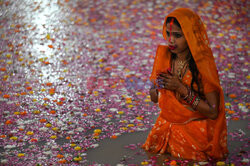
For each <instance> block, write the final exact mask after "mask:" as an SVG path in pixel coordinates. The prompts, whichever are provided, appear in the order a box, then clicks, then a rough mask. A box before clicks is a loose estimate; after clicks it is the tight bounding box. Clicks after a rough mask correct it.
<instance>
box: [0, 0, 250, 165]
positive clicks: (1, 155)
mask: <svg viewBox="0 0 250 166" xmlns="http://www.w3.org/2000/svg"><path fill="white" fill-rule="evenodd" d="M177 7H189V8H191V9H193V10H195V11H196V12H198V13H199V15H200V16H201V17H202V19H203V21H204V23H205V24H206V25H207V31H208V35H209V38H210V43H211V48H212V50H213V52H214V56H215V60H216V63H217V67H218V70H219V74H220V78H221V84H222V87H223V90H224V92H225V97H226V103H225V105H226V111H227V120H228V124H229V131H228V135H229V139H228V141H229V150H230V152H231V153H230V156H229V159H228V160H227V161H226V163H234V164H235V165H237V164H246V165H247V164H248V157H247V156H248V150H247V148H248V143H247V142H248V139H247V138H248V136H249V132H248V130H247V125H248V122H247V120H246V119H247V118H248V108H249V103H248V98H247V95H246V94H247V92H248V91H249V90H248V89H249V88H248V86H247V84H246V82H247V80H248V79H249V74H248V65H249V63H248V57H247V51H248V40H247V38H246V36H247V35H248V31H247V24H246V20H247V11H248V6H247V2H246V1H244V0H242V1H214V2H213V3H212V2H205V1H197V0H188V1H186V0H185V1H179V0H174V1H166V2H163V1H158V0H126V1H123V0H118V1H113V0H96V1H89V0H74V1H69V0H22V1H16V0H0V114H1V118H0V125H1V129H0V163H1V164H2V165H18V164H21V165H27V164H31V165H50V164H51V165H58V164H65V165H86V164H93V163H94V162H95V163H100V164H102V163H106V164H111V165H116V164H119V163H120V164H124V165H126V164H137V165H138V164H139V165H140V164H141V165H148V164H152V163H154V162H155V163H157V162H158V165H160V164H161V163H162V162H163V161H164V162H165V163H166V164H169V163H171V162H173V163H174V162H175V161H176V162H178V163H179V164H180V163H181V162H186V161H179V160H177V159H173V158H169V159H167V160H166V157H167V158H168V157H169V156H159V155H156V156H153V157H152V156H151V155H150V154H146V152H144V150H142V149H141V148H140V146H141V145H142V144H143V143H144V141H145V140H146V137H147V134H148V132H149V131H150V128H151V127H152V125H153V124H154V121H155V117H156V116H157V114H158V112H159V108H158V106H157V105H154V104H153V103H152V102H151V101H150V98H149V96H148V90H149V88H150V83H149V80H148V77H149V75H150V73H151V70H152V66H153V61H154V55H155V51H156V48H157V45H158V44H160V43H162V44H164V43H165V41H164V40H163V38H162V36H161V29H162V21H163V20H164V17H165V15H166V14H167V13H169V12H170V11H171V10H173V9H175V8H177ZM156 160H159V161H156ZM173 163H172V164H173Z"/></svg>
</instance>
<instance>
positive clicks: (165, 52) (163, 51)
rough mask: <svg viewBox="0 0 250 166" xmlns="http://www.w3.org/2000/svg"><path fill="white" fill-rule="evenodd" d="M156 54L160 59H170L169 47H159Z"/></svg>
mask: <svg viewBox="0 0 250 166" xmlns="http://www.w3.org/2000/svg"><path fill="white" fill-rule="evenodd" d="M156 54H157V56H159V57H165V58H170V51H169V48H168V46H167V45H161V44H160V45H158V47H157V51H156Z"/></svg>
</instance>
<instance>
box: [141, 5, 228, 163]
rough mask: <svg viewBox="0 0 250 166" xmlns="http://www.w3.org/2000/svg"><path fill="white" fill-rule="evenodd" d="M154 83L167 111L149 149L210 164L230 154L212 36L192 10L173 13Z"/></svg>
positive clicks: (166, 27) (146, 146) (151, 136)
mask: <svg viewBox="0 0 250 166" xmlns="http://www.w3.org/2000/svg"><path fill="white" fill-rule="evenodd" d="M163 37H164V38H165V40H167V45H166V46H165V45H159V46H158V48H157V52H156V57H155V61H154V66H153V71H152V74H151V77H150V80H151V81H152V82H153V87H152V88H151V89H150V96H151V100H152V101H153V102H155V103H157V102H158V103H159V107H160V109H161V112H160V115H159V117H158V118H157V120H156V122H155V125H154V127H153V128H152V130H151V132H150V133H149V135H148V138H147V140H146V142H145V144H144V145H143V148H144V149H145V150H147V151H149V152H153V153H170V154H171V155H172V156H174V157H177V158H181V159H190V160H194V161H207V160H210V159H217V160H219V159H224V158H225V157H226V156H227V154H228V149H227V126H226V118H225V110H224V95H223V91H222V88H221V86H220V81H219V76H218V72H217V68H216V65H215V61H214V57H213V54H212V51H211V48H210V46H209V42H208V37H207V33H206V31H205V27H204V25H203V23H202V21H201V19H200V17H199V16H198V15H197V14H196V13H194V12H193V11H191V10H190V9H186V8H180V9H176V10H175V11H173V12H172V13H170V14H169V15H168V16H167V17H166V18H165V22H164V25H163Z"/></svg>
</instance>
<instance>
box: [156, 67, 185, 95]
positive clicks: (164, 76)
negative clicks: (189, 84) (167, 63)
mask: <svg viewBox="0 0 250 166" xmlns="http://www.w3.org/2000/svg"><path fill="white" fill-rule="evenodd" d="M156 83H157V87H158V89H166V90H171V91H176V90H177V89H178V88H180V87H181V85H182V83H181V81H180V79H179V78H178V76H177V75H175V74H173V73H172V72H171V70H170V69H168V70H167V72H161V73H159V74H158V75H157V81H156Z"/></svg>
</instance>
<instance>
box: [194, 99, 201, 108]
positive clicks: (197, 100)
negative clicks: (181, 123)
mask: <svg viewBox="0 0 250 166" xmlns="http://www.w3.org/2000/svg"><path fill="white" fill-rule="evenodd" d="M200 100H201V98H200V97H199V96H197V97H196V98H195V101H194V102H193V104H192V107H193V109H196V107H197V106H198V104H199V102H200Z"/></svg>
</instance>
